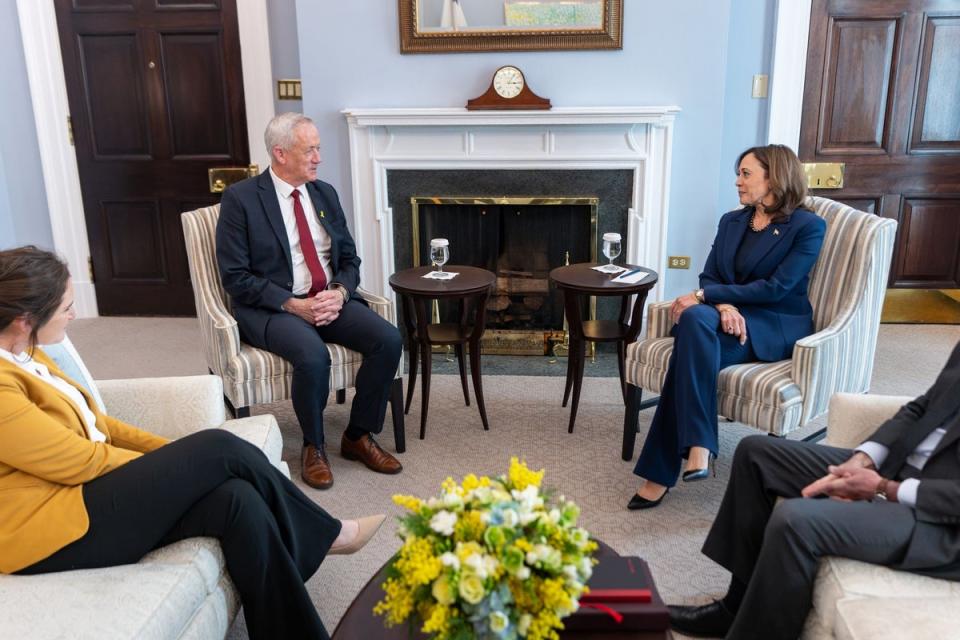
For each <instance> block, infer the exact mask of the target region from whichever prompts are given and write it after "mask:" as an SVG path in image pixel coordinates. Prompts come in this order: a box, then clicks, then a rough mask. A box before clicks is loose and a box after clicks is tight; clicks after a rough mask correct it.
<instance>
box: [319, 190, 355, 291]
mask: <svg viewBox="0 0 960 640" xmlns="http://www.w3.org/2000/svg"><path fill="white" fill-rule="evenodd" d="M321 184H323V186H324V187H325V188H324V189H323V191H324V195H326V197H327V198H328V200H329V202H330V203H331V204H332V205H333V210H334V215H333V218H332V221H333V227H334V229H335V230H336V242H337V248H338V250H339V255H338V257H337V268H336V269H335V270H334V271H335V273H334V276H333V280H332V281H331V284H334V283H335V284H339V285H342V286H343V287H344V288H346V290H347V292H348V293H349V294H350V295H353V293H354V292H355V291H356V290H357V287H358V286H360V257H359V256H358V255H357V245H356V243H355V242H354V241H353V236H352V235H350V229H348V228H347V217H346V215H345V214H344V212H343V206H342V205H341V204H340V197H339V196H338V195H337V191H336V189H334V188H333V187H331V186H329V185H327V184H325V183H321Z"/></svg>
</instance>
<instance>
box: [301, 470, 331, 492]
mask: <svg viewBox="0 0 960 640" xmlns="http://www.w3.org/2000/svg"><path fill="white" fill-rule="evenodd" d="M300 479H301V480H303V481H304V482H305V483H306V484H307V486H310V487H313V488H314V489H319V490H320V491H326V490H327V489H329V488H330V487H332V486H333V479H331V480H330V482H312V481H310V480H308V479H307V476H305V475H304V474H303V473H302V472H301V473H300Z"/></svg>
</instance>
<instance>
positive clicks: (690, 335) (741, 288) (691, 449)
mask: <svg viewBox="0 0 960 640" xmlns="http://www.w3.org/2000/svg"><path fill="white" fill-rule="evenodd" d="M736 171H737V180H736V186H737V193H738V194H739V195H740V204H742V205H744V207H743V208H742V209H738V210H736V211H731V212H729V213H726V214H724V216H723V217H722V218H721V219H720V225H719V228H718V229H717V235H716V238H714V241H713V248H712V249H711V250H710V255H709V256H707V263H706V265H705V266H704V268H703V273H701V274H700V288H699V289H697V290H696V291H694V292H693V293H688V294H686V295H683V296H680V297H679V298H677V299H676V300H674V301H673V306H672V307H671V314H672V316H673V321H674V323H675V324H674V326H673V330H672V332H671V333H672V335H673V336H674V338H675V341H674V345H673V353H672V354H671V356H670V365H669V368H668V369H667V377H666V380H665V381H664V387H663V391H662V393H661V394H660V402H659V404H658V405H657V411H656V414H655V415H654V416H653V422H652V424H651V425H650V432H649V433H648V434H647V439H646V441H645V442H644V445H643V451H641V453H640V458H639V459H638V460H637V465H636V467H635V468H634V471H633V472H634V473H635V474H636V475H638V476H640V477H642V478H644V479H645V482H644V483H643V485H642V486H641V487H640V489H639V491H637V493H636V495H634V496H633V497H632V498H631V500H630V503H629V505H628V508H629V509H632V510H633V509H649V508H651V507H655V506H657V505H658V504H660V501H661V500H662V499H663V496H664V495H666V493H667V491H668V490H669V488H670V487H672V486H673V485H674V484H675V483H676V480H677V475H678V474H679V473H680V469H681V466H682V464H683V460H684V459H686V460H687V464H686V470H685V471H684V472H683V480H684V481H687V482H689V481H693V480H701V479H703V478H706V477H707V475H708V473H709V467H710V466H711V463H712V461H713V460H714V459H715V458H716V455H717V452H718V449H719V446H718V442H717V377H718V375H719V372H720V370H721V369H723V368H724V367H727V366H729V365H732V364H738V363H741V362H752V361H756V360H762V361H767V362H773V361H776V360H783V359H785V358H789V357H790V355H791V353H792V352H793V344H794V343H795V342H796V341H797V340H799V339H800V338H803V337H804V336H807V335H810V334H811V333H813V330H814V327H813V309H812V307H811V306H810V301H809V300H808V298H807V284H808V282H809V275H810V269H812V268H813V265H814V263H815V262H816V260H817V256H818V255H819V253H820V246H821V245H822V244H823V236H824V232H825V231H826V223H825V222H824V220H823V218H820V217H819V216H817V215H816V214H815V213H813V212H812V211H808V210H806V209H803V208H801V207H800V205H801V203H802V202H803V199H804V197H806V186H805V182H806V180H805V177H804V173H803V167H802V166H801V165H800V161H799V160H798V159H797V156H796V154H794V152H793V151H791V150H790V149H789V148H788V147H785V146H783V145H768V146H765V147H753V148H751V149H747V150H746V151H744V152H743V153H742V154H740V157H739V158H738V159H737V165H736Z"/></svg>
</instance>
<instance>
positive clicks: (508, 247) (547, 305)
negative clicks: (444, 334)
mask: <svg viewBox="0 0 960 640" xmlns="http://www.w3.org/2000/svg"><path fill="white" fill-rule="evenodd" d="M410 203H411V206H412V214H413V215H412V226H413V263H414V265H417V266H419V265H426V264H429V259H430V256H429V252H427V251H426V250H425V248H426V247H428V246H429V243H430V239H431V238H447V239H448V240H449V241H450V264H462V265H469V266H474V267H481V268H484V269H488V270H490V271H492V272H494V273H495V274H496V276H497V281H496V285H495V290H494V291H493V292H492V293H491V295H490V299H489V300H488V302H487V311H486V313H487V315H486V326H487V330H486V332H485V333H484V336H483V341H482V344H481V348H482V349H483V352H484V353H492V354H510V355H521V354H523V355H547V354H552V353H556V348H555V347H556V346H557V345H561V344H565V343H566V331H565V329H566V327H565V324H564V312H563V299H562V294H561V293H560V292H559V291H558V290H557V289H556V288H551V287H550V281H549V274H550V270H551V269H554V268H556V267H559V266H562V265H564V264H573V263H577V262H596V259H597V207H598V204H599V199H598V198H595V197H562V198H561V197H501V198H488V197H440V196H435V197H418V196H415V197H412V198H410ZM421 248H424V249H423V250H422V249H421ZM435 304H436V303H435ZM583 311H585V312H587V313H588V314H589V317H590V318H591V319H592V318H595V317H596V301H595V300H593V299H591V303H590V305H589V309H584V310H583ZM434 315H435V320H438V321H443V322H453V321H455V318H456V317H457V312H456V309H455V308H454V306H453V305H452V304H451V305H448V306H445V305H444V304H442V303H441V304H439V305H437V306H435V307H434Z"/></svg>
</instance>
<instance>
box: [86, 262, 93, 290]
mask: <svg viewBox="0 0 960 640" xmlns="http://www.w3.org/2000/svg"><path fill="white" fill-rule="evenodd" d="M87 274H88V275H89V276H90V282H91V284H92V283H93V282H94V279H93V256H87Z"/></svg>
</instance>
